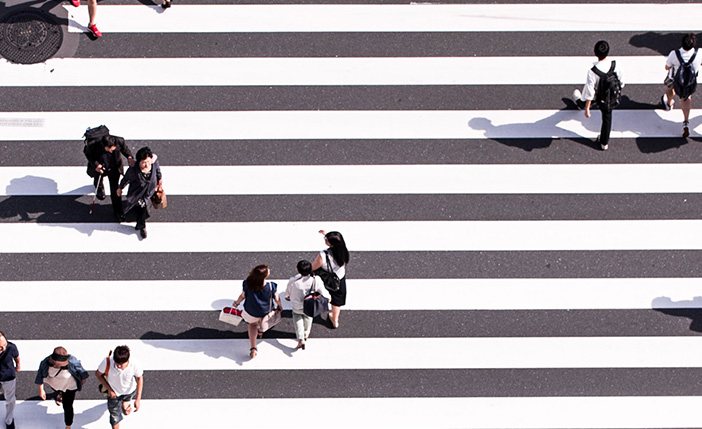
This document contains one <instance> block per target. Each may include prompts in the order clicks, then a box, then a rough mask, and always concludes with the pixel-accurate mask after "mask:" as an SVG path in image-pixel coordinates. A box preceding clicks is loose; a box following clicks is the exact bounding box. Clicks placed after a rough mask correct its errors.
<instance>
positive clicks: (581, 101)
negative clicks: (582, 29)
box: [573, 40, 624, 150]
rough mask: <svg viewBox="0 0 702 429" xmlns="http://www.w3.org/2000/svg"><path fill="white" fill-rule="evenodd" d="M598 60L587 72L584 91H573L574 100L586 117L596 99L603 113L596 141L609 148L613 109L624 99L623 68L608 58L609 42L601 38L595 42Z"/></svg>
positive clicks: (603, 147)
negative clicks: (583, 110)
mask: <svg viewBox="0 0 702 429" xmlns="http://www.w3.org/2000/svg"><path fill="white" fill-rule="evenodd" d="M595 55H596V56H597V62H595V64H594V65H593V66H592V68H591V69H590V70H588V72H587V80H586V82H585V86H584V87H583V91H582V92H580V90H578V89H576V90H575V91H573V101H575V104H576V105H577V106H578V108H581V109H583V108H584V109H585V117H586V118H589V117H590V116H591V113H590V106H591V104H592V101H593V100H595V101H596V102H597V104H598V106H599V107H600V112H601V113H602V127H601V128H600V135H599V136H598V137H597V140H596V141H595V142H598V143H599V144H600V147H601V148H602V150H607V149H608V148H609V134H610V132H611V131H612V110H614V108H615V107H617V106H618V105H619V103H620V102H621V99H622V88H623V87H624V81H623V80H622V73H621V69H620V68H619V66H618V65H617V62H616V61H612V60H609V59H607V55H609V43H607V42H606V41H604V40H600V41H599V42H597V43H596V44H595Z"/></svg>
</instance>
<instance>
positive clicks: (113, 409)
mask: <svg viewBox="0 0 702 429" xmlns="http://www.w3.org/2000/svg"><path fill="white" fill-rule="evenodd" d="M120 398H121V397H120V396H118V397H116V398H107V412H108V413H109V414H110V424H111V425H112V428H113V429H119V422H121V421H122V418H123V416H122V400H121V399H120Z"/></svg>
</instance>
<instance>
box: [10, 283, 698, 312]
mask: <svg viewBox="0 0 702 429" xmlns="http://www.w3.org/2000/svg"><path fill="white" fill-rule="evenodd" d="M291 275H292V273H291ZM272 281H274V282H276V283H277V284H278V287H279V292H280V293H281V294H282V293H284V291H285V288H286V285H287V282H288V279H287V278H285V279H284V278H281V279H278V280H272ZM241 282H242V281H241V279H238V280H158V281H139V280H132V281H128V280H105V281H93V280H90V281H4V282H0V296H2V297H3V299H2V301H0V311H2V312H6V313H15V312H48V311H51V312H80V311H105V312H109V311H211V310H220V309H222V308H223V307H225V306H231V304H232V302H233V301H234V300H235V299H236V297H237V296H238V295H239V293H240V291H241ZM348 284H349V287H350V288H352V289H353V291H354V293H352V294H349V296H348V298H347V301H346V306H345V307H344V308H345V309H347V310H378V311H385V310H389V311H393V310H415V311H424V310H427V311H431V310H619V309H651V308H656V309H672V308H700V307H702V299H700V297H702V279H701V278H593V279H590V278H570V279H542V278H538V279H533V278H532V279H349V280H348ZM428 287H430V288H432V289H436V290H452V291H454V292H453V293H454V296H455V297H456V299H452V300H427V299H426V298H425V295H424V293H425V292H426V290H427V288H428ZM117 289H119V290H120V291H121V294H119V295H116V296H114V297H113V298H112V299H110V300H98V301H95V300H92V299H86V300H80V299H75V297H76V296H78V297H92V296H95V295H96V294H100V293H108V291H110V290H117ZM57 290H70V291H71V295H67V294H53V295H52V292H55V291H57ZM193 290H197V294H193V293H192V291H193ZM49 295H51V296H52V299H51V301H48V300H46V299H44V298H45V297H46V296H49ZM133 296H140V297H141V299H140V300H134V299H132V297H133ZM282 303H283V308H284V309H285V310H289V309H290V303H289V302H288V301H285V300H282Z"/></svg>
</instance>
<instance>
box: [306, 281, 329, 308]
mask: <svg viewBox="0 0 702 429" xmlns="http://www.w3.org/2000/svg"><path fill="white" fill-rule="evenodd" d="M312 279H313V283H312V288H311V289H310V293H308V294H307V296H305V300H304V301H303V303H302V311H303V312H304V313H305V315H306V316H309V317H312V318H314V317H317V316H319V315H321V314H322V313H324V312H325V311H329V300H328V299H327V298H326V297H325V296H323V295H322V294H321V293H319V292H317V288H316V287H317V278H316V277H312Z"/></svg>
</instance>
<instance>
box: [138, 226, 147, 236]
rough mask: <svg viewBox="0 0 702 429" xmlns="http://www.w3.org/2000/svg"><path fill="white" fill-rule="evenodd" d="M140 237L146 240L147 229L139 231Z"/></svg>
mask: <svg viewBox="0 0 702 429" xmlns="http://www.w3.org/2000/svg"><path fill="white" fill-rule="evenodd" d="M139 235H141V238H146V228H144V229H140V230H139Z"/></svg>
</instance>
